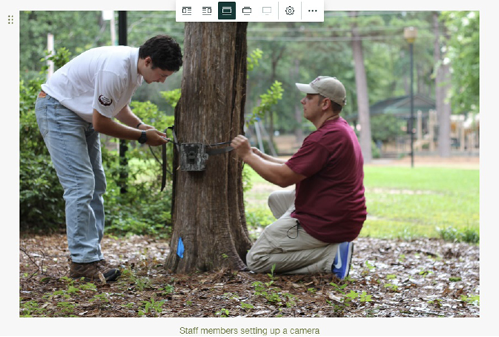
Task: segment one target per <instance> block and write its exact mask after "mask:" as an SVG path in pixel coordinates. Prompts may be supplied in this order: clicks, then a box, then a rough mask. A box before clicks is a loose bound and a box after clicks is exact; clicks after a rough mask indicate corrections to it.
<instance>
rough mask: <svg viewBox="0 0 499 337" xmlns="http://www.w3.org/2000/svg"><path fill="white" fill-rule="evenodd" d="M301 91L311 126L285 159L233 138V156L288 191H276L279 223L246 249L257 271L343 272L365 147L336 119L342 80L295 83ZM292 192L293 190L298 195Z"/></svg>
mask: <svg viewBox="0 0 499 337" xmlns="http://www.w3.org/2000/svg"><path fill="white" fill-rule="evenodd" d="M296 86H297V88H298V89H299V90H300V91H302V92H304V93H305V94H306V96H305V97H304V98H303V99H302V100H301V104H303V113H304V116H305V118H306V119H308V120H309V121H311V122H312V123H313V124H314V125H315V127H316V129H317V130H316V131H314V132H312V133H311V134H310V135H309V136H308V137H307V138H306V139H305V140H304V142H303V145H302V146H301V148H300V149H299V150H298V152H297V153H295V154H294V155H293V157H291V159H289V160H288V161H283V160H280V159H277V158H273V157H270V156H268V155H266V154H263V153H261V152H260V151H259V150H258V149H256V148H251V147H250V144H249V142H248V140H247V139H246V138H245V137H244V136H241V135H239V136H237V137H236V138H234V140H233V141H232V144H231V145H232V147H234V148H235V150H236V152H237V155H238V156H239V157H240V158H241V159H242V160H243V161H244V162H245V163H247V164H248V165H250V166H251V167H252V168H253V169H254V170H255V171H256V172H257V173H258V174H259V175H260V176H262V177H263V178H264V179H266V180H267V181H269V182H271V183H273V184H276V185H279V186H281V187H286V186H290V185H293V184H296V189H295V190H293V191H278V192H274V193H272V194H271V195H270V197H269V207H270V209H271V211H272V213H273V214H274V216H275V217H276V218H277V221H275V222H274V223H272V224H271V225H269V226H268V227H267V228H265V230H264V231H263V232H262V234H261V236H260V237H259V238H258V240H257V241H256V242H255V244H254V245H253V247H252V248H251V249H250V250H249V252H248V255H247V257H246V259H247V265H248V267H249V269H251V270H253V271H255V272H262V273H264V272H269V271H270V270H271V269H272V267H273V266H274V265H275V271H276V272H281V273H288V274H301V273H317V272H333V273H335V274H336V275H337V276H338V277H339V278H340V279H343V278H345V277H346V276H348V272H349V270H350V262H351V256H352V253H353V242H351V241H353V240H354V239H355V238H356V237H357V236H358V234H359V232H360V230H361V228H362V225H363V223H364V221H365V219H366V215H367V212H366V205H365V197H364V185H363V180H364V171H363V163H364V160H363V158H362V152H361V149H360V145H359V142H358V140H357V136H356V135H355V133H354V131H353V130H352V128H351V127H350V126H349V125H348V123H347V122H346V121H345V120H344V119H343V118H341V117H340V112H341V110H342V108H343V106H344V105H345V104H346V91H345V87H344V86H343V84H342V83H341V82H340V81H338V80H337V79H336V78H334V77H328V76H319V77H317V78H316V79H315V80H313V81H312V82H311V83H309V84H301V83H296ZM295 191H296V193H295Z"/></svg>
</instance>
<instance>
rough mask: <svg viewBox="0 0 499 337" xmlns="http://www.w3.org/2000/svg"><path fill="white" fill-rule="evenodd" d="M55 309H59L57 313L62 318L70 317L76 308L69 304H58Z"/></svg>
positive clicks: (74, 305) (73, 304)
mask: <svg viewBox="0 0 499 337" xmlns="http://www.w3.org/2000/svg"><path fill="white" fill-rule="evenodd" d="M57 308H59V310H60V312H59V313H60V314H61V315H62V316H67V315H72V314H73V313H74V310H75V308H76V304H75V303H71V302H59V303H57Z"/></svg>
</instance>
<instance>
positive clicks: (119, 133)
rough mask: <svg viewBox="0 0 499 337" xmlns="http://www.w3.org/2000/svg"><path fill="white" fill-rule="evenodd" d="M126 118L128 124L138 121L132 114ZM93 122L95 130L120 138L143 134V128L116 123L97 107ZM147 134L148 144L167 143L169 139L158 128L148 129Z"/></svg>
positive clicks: (136, 136) (129, 138) (130, 138)
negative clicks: (102, 113)
mask: <svg viewBox="0 0 499 337" xmlns="http://www.w3.org/2000/svg"><path fill="white" fill-rule="evenodd" d="M128 109H129V108H128ZM122 112H123V110H121V111H120V113H119V114H121V113H122ZM130 112H131V111H130ZM132 114H133V113H132ZM133 116H135V115H133ZM121 117H123V116H121ZM135 118H137V116H135ZM125 120H126V121H124V123H125V124H127V125H130V124H128V123H132V125H133V123H134V122H135V121H136V120H134V119H133V117H131V116H125ZM120 121H121V120H120ZM127 122H128V123H127ZM138 123H140V120H139V119H138V118H137V124H138ZM92 124H93V126H94V130H95V131H97V132H99V133H103V134H105V135H108V136H111V137H115V138H119V139H128V140H138V139H139V137H140V135H141V134H142V131H141V130H138V129H136V128H134V127H130V126H126V125H123V124H120V123H116V122H115V121H113V120H112V119H111V118H108V117H105V116H103V115H101V114H100V113H99V112H98V111H97V110H95V109H94V112H93V115H92ZM146 135H147V142H146V144H148V145H152V146H157V145H161V144H165V143H167V139H166V138H165V137H166V135H165V134H164V133H162V132H159V131H158V130H155V129H154V128H151V129H149V130H147V131H146Z"/></svg>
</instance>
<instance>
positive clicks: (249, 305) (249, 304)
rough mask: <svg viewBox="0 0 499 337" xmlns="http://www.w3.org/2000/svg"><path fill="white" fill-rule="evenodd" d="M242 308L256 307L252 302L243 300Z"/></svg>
mask: <svg viewBox="0 0 499 337" xmlns="http://www.w3.org/2000/svg"><path fill="white" fill-rule="evenodd" d="M241 308H242V309H244V310H249V309H254V308H255V306H254V305H253V304H251V303H246V302H241Z"/></svg>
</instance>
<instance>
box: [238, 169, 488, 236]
mask: <svg viewBox="0 0 499 337" xmlns="http://www.w3.org/2000/svg"><path fill="white" fill-rule="evenodd" d="M248 169H249V168H248ZM249 171H250V172H249V174H250V177H251V183H252V185H253V187H252V189H251V190H249V191H247V192H246V194H245V197H246V199H252V200H253V202H251V203H247V205H246V212H247V214H248V217H249V219H248V223H249V224H250V225H253V226H258V225H259V224H260V225H268V223H270V221H271V220H272V215H271V213H270V210H268V208H267V206H266V196H262V193H261V191H259V189H258V188H255V187H257V186H262V184H265V183H266V182H265V181H264V180H263V179H262V178H261V177H259V176H258V175H257V174H256V173H254V172H251V171H252V170H251V169H249ZM364 173H365V180H364V185H365V187H366V203H367V211H368V218H367V220H366V222H365V223H364V228H363V229H362V232H361V233H360V236H363V237H376V238H403V239H411V238H415V237H442V236H445V235H450V238H449V237H447V238H448V239H451V240H452V235H454V236H456V235H457V234H460V235H461V234H462V233H466V234H467V235H474V236H476V237H478V236H479V219H480V218H479V210H480V199H479V196H480V194H479V170H470V169H456V168H435V167H421V168H408V167H396V166H366V167H365V168H364ZM277 188H278V187H276V189H277ZM254 200H256V201H257V202H255V201H254ZM259 220H260V221H259ZM439 229H440V231H439Z"/></svg>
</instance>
